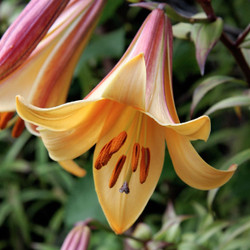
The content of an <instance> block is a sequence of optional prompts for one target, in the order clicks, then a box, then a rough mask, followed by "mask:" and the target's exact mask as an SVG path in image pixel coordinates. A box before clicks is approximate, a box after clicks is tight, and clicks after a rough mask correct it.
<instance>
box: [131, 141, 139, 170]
mask: <svg viewBox="0 0 250 250" xmlns="http://www.w3.org/2000/svg"><path fill="white" fill-rule="evenodd" d="M139 157H140V145H139V143H135V144H134V146H133V152H132V162H131V168H132V171H133V172H135V171H136V169H137V166H138V161H139Z"/></svg>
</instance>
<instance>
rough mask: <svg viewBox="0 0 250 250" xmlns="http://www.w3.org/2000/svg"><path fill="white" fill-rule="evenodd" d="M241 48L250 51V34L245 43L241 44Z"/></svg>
mask: <svg viewBox="0 0 250 250" xmlns="http://www.w3.org/2000/svg"><path fill="white" fill-rule="evenodd" d="M239 47H240V48H244V49H250V33H248V35H247V36H246V37H245V39H244V41H243V42H242V43H241V44H240V46H239Z"/></svg>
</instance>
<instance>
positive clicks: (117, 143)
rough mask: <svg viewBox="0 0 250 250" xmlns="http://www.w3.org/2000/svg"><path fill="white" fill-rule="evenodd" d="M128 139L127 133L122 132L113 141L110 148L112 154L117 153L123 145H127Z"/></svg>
mask: <svg viewBox="0 0 250 250" xmlns="http://www.w3.org/2000/svg"><path fill="white" fill-rule="evenodd" d="M126 139H127V133H126V132H125V131H122V132H121V133H120V134H119V135H118V136H116V137H115V138H114V139H113V140H112V144H111V148H110V152H109V153H110V154H114V153H116V152H117V151H118V150H119V149H120V148H121V147H122V145H123V144H124V143H125V141H126Z"/></svg>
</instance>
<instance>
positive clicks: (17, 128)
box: [11, 117, 25, 138]
mask: <svg viewBox="0 0 250 250" xmlns="http://www.w3.org/2000/svg"><path fill="white" fill-rule="evenodd" d="M24 128H25V125H24V121H23V120H22V119H21V118H20V117H18V119H17V121H16V123H15V125H14V127H13V129H12V133H11V135H12V137H14V138H17V137H19V136H20V135H21V134H22V132H23V130H24Z"/></svg>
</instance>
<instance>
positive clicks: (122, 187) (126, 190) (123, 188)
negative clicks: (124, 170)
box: [119, 181, 129, 194]
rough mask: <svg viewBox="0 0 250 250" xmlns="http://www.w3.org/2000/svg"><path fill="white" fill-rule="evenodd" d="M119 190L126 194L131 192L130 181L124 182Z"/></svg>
mask: <svg viewBox="0 0 250 250" xmlns="http://www.w3.org/2000/svg"><path fill="white" fill-rule="evenodd" d="M119 192H120V193H125V194H128V193H129V187H128V183H127V182H126V181H125V182H124V183H123V185H122V186H121V188H120V189H119Z"/></svg>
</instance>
